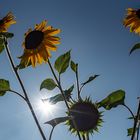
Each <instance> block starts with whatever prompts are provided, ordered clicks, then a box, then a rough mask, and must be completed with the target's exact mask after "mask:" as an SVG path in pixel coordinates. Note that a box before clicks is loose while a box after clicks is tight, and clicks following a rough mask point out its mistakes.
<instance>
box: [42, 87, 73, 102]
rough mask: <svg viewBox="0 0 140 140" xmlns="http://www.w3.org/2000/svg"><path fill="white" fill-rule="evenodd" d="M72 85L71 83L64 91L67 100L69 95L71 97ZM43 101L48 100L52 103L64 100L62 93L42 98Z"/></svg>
mask: <svg viewBox="0 0 140 140" xmlns="http://www.w3.org/2000/svg"><path fill="white" fill-rule="evenodd" d="M73 88H74V85H72V86H71V87H70V88H69V89H68V90H65V91H64V94H65V98H66V100H67V101H69V99H70V97H71V92H72V91H73ZM42 101H43V102H45V101H49V102H51V103H52V104H56V103H58V102H61V101H64V98H63V96H62V94H57V95H55V96H53V97H50V98H47V99H42Z"/></svg>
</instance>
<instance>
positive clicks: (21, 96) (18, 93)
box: [9, 89, 27, 101]
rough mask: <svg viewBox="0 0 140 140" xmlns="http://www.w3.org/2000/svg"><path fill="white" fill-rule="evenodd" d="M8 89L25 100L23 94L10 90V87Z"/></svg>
mask: <svg viewBox="0 0 140 140" xmlns="http://www.w3.org/2000/svg"><path fill="white" fill-rule="evenodd" d="M9 91H10V92H13V93H15V94H16V95H18V96H20V97H21V98H22V99H24V100H25V101H27V100H26V98H25V97H24V96H22V95H21V94H20V93H18V92H16V91H14V90H11V89H10V90H9Z"/></svg>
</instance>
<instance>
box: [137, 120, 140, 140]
mask: <svg viewBox="0 0 140 140" xmlns="http://www.w3.org/2000/svg"><path fill="white" fill-rule="evenodd" d="M139 132H140V122H139V124H138V128H137V140H139Z"/></svg>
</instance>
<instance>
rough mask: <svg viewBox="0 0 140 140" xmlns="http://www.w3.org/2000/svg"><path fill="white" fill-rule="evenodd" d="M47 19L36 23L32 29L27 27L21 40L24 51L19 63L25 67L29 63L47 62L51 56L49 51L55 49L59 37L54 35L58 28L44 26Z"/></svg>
mask: <svg viewBox="0 0 140 140" xmlns="http://www.w3.org/2000/svg"><path fill="white" fill-rule="evenodd" d="M46 24H47V21H45V20H44V21H42V22H41V23H40V24H36V25H35V28H34V30H32V29H29V30H28V31H27V32H26V33H25V40H24V42H23V47H24V53H23V55H22V56H21V57H20V59H21V64H22V65H24V66H25V67H26V66H28V65H29V64H31V65H32V66H33V67H35V66H36V64H42V63H43V62H47V61H48V58H50V57H51V54H50V51H56V49H57V47H56V45H57V44H59V43H60V38H59V37H57V36H55V35H56V34H58V33H60V29H54V28H53V27H52V26H46Z"/></svg>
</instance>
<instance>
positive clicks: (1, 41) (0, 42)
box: [0, 37, 4, 53]
mask: <svg viewBox="0 0 140 140" xmlns="http://www.w3.org/2000/svg"><path fill="white" fill-rule="evenodd" d="M3 50H4V39H3V38H1V37H0V53H2V51H3Z"/></svg>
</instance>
